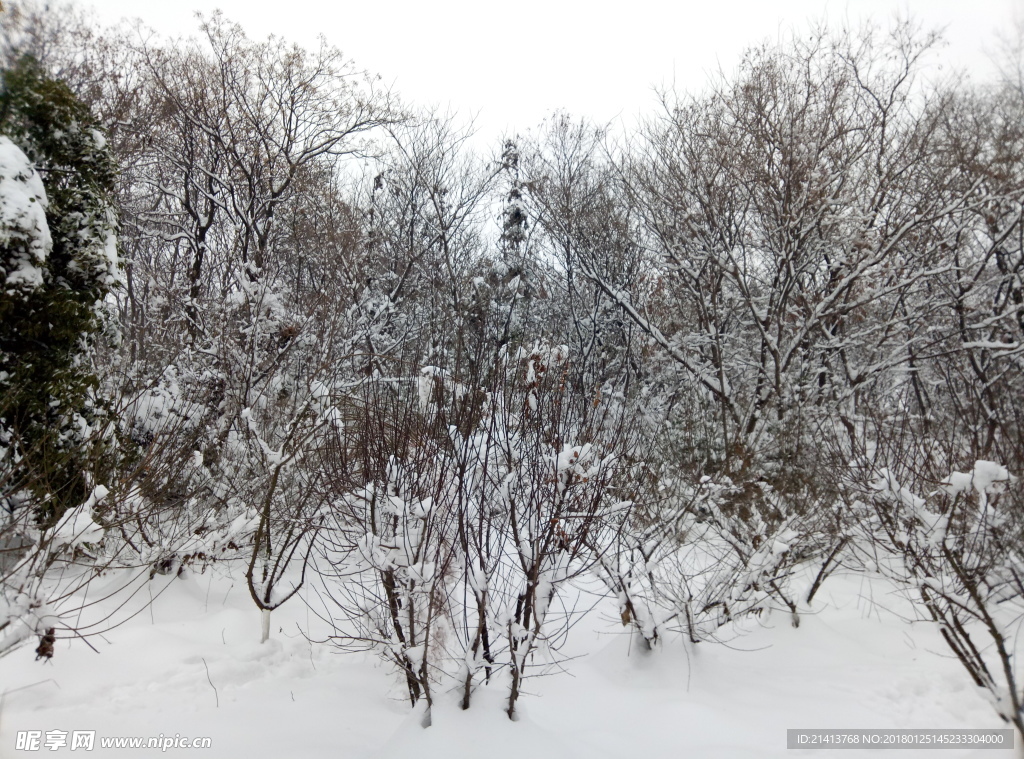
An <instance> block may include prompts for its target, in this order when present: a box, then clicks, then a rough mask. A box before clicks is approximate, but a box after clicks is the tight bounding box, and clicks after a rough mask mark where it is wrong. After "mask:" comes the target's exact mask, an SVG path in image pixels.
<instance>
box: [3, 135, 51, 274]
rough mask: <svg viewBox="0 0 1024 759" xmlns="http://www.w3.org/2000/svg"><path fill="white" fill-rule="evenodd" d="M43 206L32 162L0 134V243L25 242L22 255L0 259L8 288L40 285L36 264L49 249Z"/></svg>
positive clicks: (38, 177)
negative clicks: (9, 258)
mask: <svg viewBox="0 0 1024 759" xmlns="http://www.w3.org/2000/svg"><path fill="white" fill-rule="evenodd" d="M46 207H47V199H46V191H45V190H44V189H43V180H42V178H41V177H40V176H39V173H38V172H37V171H36V170H35V168H34V167H33V166H32V162H31V161H29V159H28V157H27V156H26V155H25V154H24V153H23V152H22V151H21V149H20V148H19V147H18V146H17V145H15V144H14V143H13V142H11V141H10V139H8V138H7V137H3V136H0V245H10V244H11V243H12V242H21V243H24V244H25V253H24V254H22V255H20V256H19V257H18V258H16V259H15V260H13V261H3V262H0V263H2V264H3V265H4V268H5V269H6V271H5V272H4V273H5V276H6V285H7V287H8V288H35V287H39V286H41V285H42V284H43V271H42V269H41V268H40V267H41V265H42V264H43V263H45V262H46V258H47V256H48V255H49V254H50V250H51V249H52V248H53V240H52V239H51V238H50V228H49V226H48V225H47V223H46ZM16 249H17V248H16Z"/></svg>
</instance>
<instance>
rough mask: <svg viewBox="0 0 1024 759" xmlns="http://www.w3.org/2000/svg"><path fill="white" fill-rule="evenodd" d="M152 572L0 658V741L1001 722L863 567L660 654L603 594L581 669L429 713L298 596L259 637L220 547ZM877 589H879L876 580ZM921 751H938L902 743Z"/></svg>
mask: <svg viewBox="0 0 1024 759" xmlns="http://www.w3.org/2000/svg"><path fill="white" fill-rule="evenodd" d="M110 581H111V582H115V581H116V580H115V579H114V578H112V579H111V580H110ZM151 585H152V590H153V593H154V594H155V596H156V600H155V602H154V603H153V605H152V606H151V607H150V608H143V610H142V612H141V613H140V614H138V615H137V616H135V617H134V618H132V619H131V620H130V621H128V622H127V623H125V624H124V625H122V626H120V627H118V628H116V629H113V630H111V631H109V632H106V633H105V634H104V635H103V636H102V637H93V638H91V640H90V642H91V643H92V644H93V645H94V646H95V647H96V648H97V649H98V652H99V653H95V652H93V651H92V650H90V648H89V647H88V646H87V645H85V644H84V643H82V642H81V641H67V640H63V641H59V642H58V645H57V650H56V654H55V656H54V658H53V660H52V662H50V663H47V664H42V663H37V662H35V661H34V657H33V655H32V653H31V646H26V647H23V648H21V649H19V650H18V651H16V652H15V653H14V654H12V655H10V656H8V657H6V658H4V659H2V660H0V684H2V688H3V690H4V692H5V696H4V700H3V707H2V714H0V756H2V757H16V756H21V757H28V756H33V755H42V754H45V755H47V756H52V755H69V756H75V755H79V754H82V753H84V752H82V751H81V750H79V751H77V752H74V751H71V750H69V749H68V748H64V749H61V750H58V751H47V750H45V749H41V750H40V751H38V752H29V751H17V750H15V744H16V734H17V732H18V731H25V730H42V731H46V730H54V729H56V730H63V731H68V732H70V731H73V730H95V731H96V732H97V736H100V737H101V736H140V737H141V736H147V737H148V736H158V735H161V734H162V735H164V736H173V735H174V734H176V733H177V734H180V735H183V736H189V737H200V736H208V737H210V738H211V739H212V748H210V749H205V750H199V751H188V750H185V749H173V748H172V749H169V750H167V752H166V753H167V754H169V755H185V754H198V755H202V756H210V757H217V758H218V759H234V758H236V757H237V758H238V759H242V758H243V757H245V758H246V759H263V758H264V757H266V758H268V759H269V758H270V757H310V758H311V759H312V758H319V757H325V758H326V757H345V758H348V757H351V758H353V759H362V758H363V757H366V758H367V759H369V758H370V757H387V758H391V757H396V758H397V757H412V756H415V757H421V758H422V759H435V758H436V759H440V758H441V757H444V758H445V759H452V758H453V757H477V756H481V757H482V756H486V757H488V759H501V758H502V757H517V758H521V757H530V759H542V758H544V757H561V758H565V759H569V758H571V757H579V758H580V759H583V758H584V757H586V758H587V759H593V758H604V757H608V758H609V759H610V758H612V757H616V758H618V757H623V756H636V757H649V758H651V759H654V758H658V757H665V758H666V759H668V758H669V757H673V758H674V757H736V758H742V757H782V756H790V757H792V756H793V755H794V754H793V753H791V752H788V751H787V750H786V748H785V745H786V729H787V728H794V727H804V728H822V727H835V728H869V727H872V728H909V727H920V728H959V727H964V728H968V727H970V728H1002V727H1004V726H1003V725H1002V724H1001V723H1000V722H999V721H998V719H997V718H996V717H995V716H994V713H993V712H992V709H991V707H990V706H989V705H988V703H987V702H986V701H985V700H984V699H983V698H982V697H981V696H980V695H979V694H978V693H977V692H976V691H975V689H974V687H973V686H972V685H971V683H970V681H969V680H968V678H967V676H966V675H965V674H964V673H963V672H962V671H961V669H960V665H959V664H958V663H957V662H955V661H953V660H951V659H950V658H949V657H948V656H947V655H946V654H945V651H944V648H943V646H942V642H941V640H940V639H939V637H938V635H937V634H936V632H935V630H934V629H932V628H931V627H928V626H925V625H909V624H907V623H906V622H905V621H902V620H900V619H899V618H898V617H897V615H896V614H894V613H893V612H891V611H885V610H883V609H882V607H889V608H892V609H894V610H895V611H899V610H900V609H901V608H902V607H901V606H900V601H899V599H898V598H896V597H895V596H893V595H891V594H886V593H885V589H884V587H883V586H882V585H881V584H880V583H877V582H876V583H874V584H868V583H866V582H864V581H862V580H858V579H857V578H834V579H833V580H831V581H830V584H829V585H826V586H825V588H824V589H823V591H822V592H821V594H820V598H821V602H822V603H821V606H822V607H824V610H823V611H820V612H818V613H815V614H805V615H804V616H803V618H802V623H801V626H800V627H799V628H798V629H794V628H793V627H791V625H790V624H789V619H788V616H786V615H778V616H776V617H774V618H772V619H770V620H767V621H765V622H761V621H759V620H751V621H750V622H748V623H747V625H746V628H747V629H745V630H743V631H738V630H729V631H727V632H726V637H727V638H729V640H726V641H723V643H721V644H714V643H701V644H699V645H697V646H695V647H693V646H690V647H686V646H684V645H683V644H682V643H681V642H679V641H673V642H668V643H667V644H666V645H665V647H664V648H663V649H662V650H660V651H656V652H654V653H652V654H639V653H638V652H637V651H635V650H634V651H632V652H631V651H630V641H629V639H628V637H627V636H624V635H622V634H619V633H618V630H617V629H616V621H615V614H614V613H613V612H614V609H611V608H606V609H604V610H603V611H602V610H600V609H599V610H595V611H594V612H592V613H591V614H590V616H589V617H587V618H586V619H585V620H584V621H583V623H581V624H580V625H579V626H578V627H577V628H576V630H575V631H574V633H575V638H574V639H571V640H570V646H571V650H570V651H568V653H570V654H583V653H584V652H586V651H591V652H593V653H590V654H589V655H586V656H581V658H576V659H573V660H571V661H569V662H568V663H567V664H566V667H567V669H568V674H565V673H562V674H553V675H551V676H548V677H541V678H534V679H532V680H530V681H528V683H527V692H528V693H527V695H526V696H525V697H524V699H523V700H522V701H521V702H520V704H521V710H522V716H521V718H520V720H519V721H518V722H515V723H512V722H510V721H509V720H508V719H507V718H506V717H505V715H504V713H503V712H502V708H503V704H502V699H503V697H504V688H503V684H502V683H497V684H496V685H495V686H493V687H491V688H489V689H485V690H486V692H483V693H479V694H478V696H477V698H476V701H475V703H474V706H473V708H472V709H471V710H470V711H468V712H462V711H460V710H459V709H458V708H457V707H456V705H455V701H456V698H455V695H454V694H448V695H444V696H442V697H441V698H440V701H441V702H442V703H440V704H438V706H436V707H435V710H434V714H433V726H432V727H430V728H429V729H423V728H422V727H420V724H419V715H417V714H412V713H410V711H409V708H408V706H407V704H406V703H405V702H403V701H401V700H400V696H401V692H400V689H399V688H398V687H396V684H395V683H394V682H393V681H392V679H391V675H390V674H389V673H388V671H387V670H386V669H384V668H383V667H381V666H380V665H379V663H378V662H377V660H376V659H374V658H373V657H370V656H364V655H361V654H345V655H340V654H337V653H335V652H334V651H333V650H332V649H331V648H330V647H327V646H314V645H311V644H310V643H309V642H308V641H307V640H306V639H305V637H304V636H303V635H302V634H301V633H300V631H299V627H300V626H301V627H302V628H305V629H309V628H310V627H312V628H313V629H315V628H316V624H315V618H314V617H313V616H312V615H311V614H310V613H309V610H308V609H307V608H306V607H305V606H304V605H303V604H302V603H301V601H299V600H298V599H296V600H295V601H294V602H292V603H290V604H288V605H287V606H285V607H284V608H283V609H281V610H279V611H278V612H275V616H274V618H273V634H272V639H271V641H269V642H268V643H267V644H265V645H260V644H259V643H258V640H259V624H260V623H259V613H258V612H257V611H256V609H255V608H254V607H253V606H252V604H251V601H250V600H249V598H248V594H247V592H246V590H245V586H244V581H241V582H240V581H238V579H233V578H232V577H231V576H230V574H229V573H227V570H226V569H225V568H224V567H223V566H222V567H218V568H214V569H210V570H207V572H206V573H205V574H191V575H187V576H185V577H182V578H176V579H170V578H163V577H158V578H157V579H156V580H154V582H153V583H152V584H151ZM97 590H99V589H97ZM871 594H874V596H875V598H874V601H875V602H874V603H869V602H867V601H866V600H864V597H866V596H869V595H871ZM137 600H148V595H147V597H146V598H144V599H137ZM620 629H621V628H620ZM158 753H161V752H160V751H159V749H123V748H122V749H106V750H104V749H102V748H101V747H100V745H99V743H98V739H97V743H96V745H95V748H94V749H93V751H92V752H89V753H88V754H87V755H90V756H96V757H105V756H110V757H115V756H119V757H125V756H146V755H155V754H158ZM832 753H833V752H829V754H832ZM796 755H797V756H807V755H809V756H824V755H826V753H825V752H814V751H801V752H799V753H797V754H796ZM866 755H868V752H862V751H845V752H843V753H842V754H840V756H842V757H849V758H850V759H853V758H854V757H857V756H866ZM915 755H920V756H925V755H929V756H934V752H916V751H902V752H900V753H899V754H897V755H896V756H899V757H908V758H909V757H912V756H915ZM1010 755H1013V754H1012V752H1007V751H973V752H972V751H945V752H943V754H942V756H943V757H949V758H950V759H952V758H953V757H969V756H977V757H988V759H998V757H1000V756H1010Z"/></svg>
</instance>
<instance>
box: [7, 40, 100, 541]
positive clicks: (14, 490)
mask: <svg viewBox="0 0 1024 759" xmlns="http://www.w3.org/2000/svg"><path fill="white" fill-rule="evenodd" d="M0 76H2V87H0V135H2V136H0V157H3V156H6V158H7V160H6V161H0V174H2V173H4V172H5V173H6V174H8V176H2V175H0V188H3V187H6V188H7V191H8V192H6V193H4V192H0V453H2V454H3V455H2V456H0V503H4V505H5V506H6V507H7V509H8V510H14V509H16V508H19V507H20V506H27V505H30V506H31V507H32V508H34V509H35V510H36V519H37V521H38V522H39V524H40V526H48V525H50V524H53V523H54V522H55V521H56V520H57V519H59V517H60V516H61V515H62V514H63V513H64V511H65V510H66V509H67V508H69V507H71V506H73V505H75V504H77V503H79V502H81V501H82V500H84V499H85V498H87V497H88V495H89V491H90V488H91V485H92V484H93V483H91V482H90V475H89V474H87V471H88V470H89V469H91V468H93V467H92V465H91V464H90V462H94V461H95V460H96V456H97V453H98V450H97V445H99V444H100V441H101V439H102V437H103V435H102V433H101V429H102V428H103V427H104V424H103V420H104V416H105V412H104V411H103V410H102V409H101V408H100V407H101V406H102V404H101V403H100V401H99V400H98V398H97V393H96V389H97V384H98V383H97V379H96V376H95V373H94V372H93V371H92V369H91V367H92V360H91V357H92V355H93V351H94V350H95V349H96V346H97V341H98V339H99V337H100V335H102V334H103V333H104V332H106V333H107V334H110V333H111V330H113V328H114V322H113V319H112V318H111V317H110V316H109V314H110V313H111V309H112V307H111V304H110V302H109V297H108V296H110V294H111V292H112V291H113V289H114V288H115V287H117V285H118V283H119V281H120V264H119V260H118V254H117V244H116V230H117V222H116V217H115V213H114V206H113V194H114V180H115V175H116V170H115V163H114V161H113V159H112V157H111V153H110V150H109V149H108V147H107V144H106V139H105V138H104V136H103V134H102V132H101V131H100V129H99V124H98V123H97V122H96V120H95V119H94V118H93V117H92V115H91V114H90V112H89V109H88V108H87V107H86V106H85V105H84V104H82V103H81V102H80V101H79V100H78V99H77V98H76V97H75V96H74V94H72V92H71V90H70V89H69V88H68V87H67V86H66V85H65V84H63V83H62V82H59V81H55V80H53V79H51V78H49V77H47V76H46V74H45V73H44V72H43V71H42V70H41V68H40V67H39V65H38V64H37V63H36V62H35V61H34V60H33V59H32V58H30V57H25V58H22V59H21V60H19V61H18V62H17V63H16V64H15V65H14V66H12V67H11V68H9V69H7V70H5V71H3V72H2V74H0ZM19 151H20V152H19ZM19 156H21V161H22V163H21V166H20V168H19V165H18V160H19V158H18V157H19ZM40 183H41V186H42V188H43V190H44V191H45V197H37V198H35V199H34V200H32V198H31V196H33V195H38V194H39V193H38V191H37V190H38V187H39V185H40ZM33 188H35V189H36V192H34V193H33V192H32V190H33ZM26 191H27V192H26ZM26 195H28V196H30V199H29V201H28V204H27V205H26V206H25V208H27V209H28V210H24V209H22V210H23V212H22V213H19V212H18V202H19V199H20V200H21V201H24V200H25V197H26ZM32 202H35V203H39V204H40V205H42V206H43V208H44V209H45V224H44V225H41V222H40V220H39V218H38V210H37V209H35V208H33V207H32V205H31V203H32ZM5 203H6V212H5V211H4V204H5ZM23 205H24V204H23ZM40 226H42V227H43V228H42V229H39V227H40Z"/></svg>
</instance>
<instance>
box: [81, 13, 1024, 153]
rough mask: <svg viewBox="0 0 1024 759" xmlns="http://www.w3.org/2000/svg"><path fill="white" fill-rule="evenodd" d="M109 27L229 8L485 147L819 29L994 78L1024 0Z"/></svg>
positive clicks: (631, 110)
mask: <svg viewBox="0 0 1024 759" xmlns="http://www.w3.org/2000/svg"><path fill="white" fill-rule="evenodd" d="M83 2H84V3H86V4H90V3H91V4H92V5H93V6H94V7H95V8H96V10H97V11H98V12H99V15H100V18H101V19H102V20H104V21H108V22H113V21H117V20H118V19H120V18H122V17H132V18H134V17H140V18H142V20H143V21H144V22H145V23H146V24H147V25H149V26H150V27H152V28H154V29H155V30H157V31H158V32H161V33H164V34H172V35H173V34H189V33H192V32H193V31H194V30H195V28H196V23H195V19H194V17H193V13H194V12H195V11H197V10H199V11H204V12H209V11H211V10H213V9H215V8H220V9H221V10H223V11H224V12H225V14H226V15H227V16H228V17H229V18H231V19H233V20H236V21H239V22H240V23H242V25H243V26H244V27H245V28H246V30H247V31H248V33H249V34H250V35H251V36H254V37H265V36H266V35H268V34H277V35H280V36H283V37H285V38H286V39H289V40H294V41H297V42H301V43H303V44H308V45H314V44H315V43H316V37H317V35H320V34H322V35H324V36H325V37H326V38H327V40H328V41H329V42H330V43H332V44H334V45H336V46H338V47H340V48H341V49H342V50H343V51H344V52H345V53H346V55H348V56H349V57H350V58H352V59H354V60H355V62H356V63H357V64H358V65H359V66H360V67H361V68H365V69H368V70H370V71H372V72H375V73H378V74H380V75H382V76H383V77H384V79H385V80H386V81H388V82H392V83H393V84H394V85H395V88H396V89H397V91H398V93H399V94H400V95H401V96H402V97H403V98H404V99H406V100H408V101H411V102H414V103H417V104H422V105H438V106H442V107H449V106H450V107H451V108H452V109H453V110H457V111H459V112H460V113H463V114H470V113H476V114H478V117H477V121H476V124H477V127H478V129H479V130H480V132H481V134H480V137H484V138H487V139H493V138H494V137H496V136H498V135H500V134H502V133H503V132H504V131H506V130H514V129H519V130H523V129H525V128H529V127H532V126H535V125H536V124H537V123H539V122H540V120H541V119H543V118H544V117H545V116H546V115H548V114H549V113H550V112H551V111H552V110H554V109H559V108H561V109H564V110H566V111H569V112H570V113H573V114H577V115H586V116H590V117H591V118H594V119H597V120H600V121H606V120H610V119H614V118H616V117H617V116H622V117H623V118H625V119H631V118H632V117H633V116H635V115H636V114H637V113H638V112H640V111H641V110H646V109H649V108H650V107H651V106H652V103H653V101H654V97H653V93H652V87H654V86H657V85H662V84H669V85H671V84H672V83H673V82H675V85H676V87H677V88H678V89H687V90H695V89H699V88H700V87H701V86H702V85H703V84H704V83H705V82H706V80H707V77H708V74H709V73H711V72H714V71H716V70H717V69H719V68H722V69H724V70H725V71H730V70H731V69H732V68H733V67H734V66H735V64H736V62H737V61H738V58H739V54H740V53H741V51H742V50H743V49H744V48H746V47H748V46H750V45H753V44H757V43H759V42H762V41H764V40H765V39H773V40H774V39H777V38H779V37H780V36H784V35H786V34H787V33H788V32H790V31H791V30H794V29H796V30H802V29H806V28H807V25H808V22H809V21H812V20H817V19H821V18H823V17H827V18H828V19H829V21H830V23H831V24H837V25H838V24H840V23H843V22H847V23H850V24H853V25H859V24H860V23H862V22H863V21H864V20H866V19H874V20H875V21H877V22H879V23H881V24H883V25H884V24H887V23H888V22H890V21H891V20H892V19H893V18H895V17H896V16H897V15H898V14H901V15H904V16H906V15H907V14H908V13H909V14H910V15H912V16H913V17H914V18H916V19H918V20H920V21H921V22H922V23H924V24H925V25H926V26H927V27H929V28H937V27H942V28H944V29H945V35H946V39H947V41H948V46H947V47H946V48H945V49H944V50H943V52H942V54H941V55H940V56H939V57H938V58H937V60H936V62H937V63H941V64H943V65H946V66H958V67H964V68H968V69H970V70H971V71H972V72H973V75H974V76H975V77H976V78H984V77H986V76H987V75H988V70H989V69H990V64H989V62H988V54H989V53H990V52H991V50H992V49H993V47H994V42H995V40H996V33H997V32H998V31H1004V32H1005V31H1008V30H1009V29H1010V28H1011V27H1012V19H1013V18H1014V16H1015V15H1021V14H1022V13H1024V0H848V2H847V1H846V0H844V1H843V2H836V1H835V0H832V1H831V2H824V1H823V0H818V1H817V2H815V1H812V0H761V1H760V2H758V1H756V0H700V1H699V2H695V1H694V0H676V2H668V1H667V0H620V2H616V3H612V2H604V3H600V2H598V3H595V2H590V3H587V2H581V1H580V0H547V2H545V1H544V0H509V2H502V3H496V2H485V1H483V2H482V1H480V0H477V2H471V1H470V0H432V1H431V0H377V2H367V1H366V0H362V1H361V2H329V1H325V0H276V1H274V2H271V1H270V0H175V1H174V2H167V1H166V0H165V1H164V2H152V0H151V1H150V2H148V3H146V4H145V5H143V4H141V3H140V2H139V1H138V0H83Z"/></svg>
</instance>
